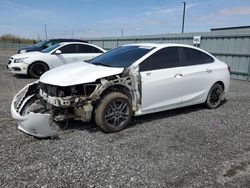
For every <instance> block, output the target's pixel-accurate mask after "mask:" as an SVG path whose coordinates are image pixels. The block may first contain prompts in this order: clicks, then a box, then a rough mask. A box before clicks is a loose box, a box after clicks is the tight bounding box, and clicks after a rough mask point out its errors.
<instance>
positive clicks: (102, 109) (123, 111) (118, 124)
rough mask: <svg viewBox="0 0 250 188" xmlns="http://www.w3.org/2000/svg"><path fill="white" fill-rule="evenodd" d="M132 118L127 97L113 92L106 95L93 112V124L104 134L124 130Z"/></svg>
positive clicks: (130, 106)
mask: <svg viewBox="0 0 250 188" xmlns="http://www.w3.org/2000/svg"><path fill="white" fill-rule="evenodd" d="M131 117H132V105H131V102H130V100H129V98H128V96H126V95H124V94H122V93H120V92H113V93H109V94H107V95H106V96H105V97H104V98H103V99H102V100H101V101H100V103H99V105H98V106H97V108H96V110H95V122H96V124H97V125H98V126H99V127H100V128H101V129H103V130H104V131H105V132H108V133H113V132H118V131H121V130H122V129H124V128H125V127H126V126H127V125H128V123H129V122H130V120H131Z"/></svg>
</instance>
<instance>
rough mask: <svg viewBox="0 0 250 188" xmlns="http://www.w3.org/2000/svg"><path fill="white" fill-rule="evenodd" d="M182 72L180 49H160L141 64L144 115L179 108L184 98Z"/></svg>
mask: <svg viewBox="0 0 250 188" xmlns="http://www.w3.org/2000/svg"><path fill="white" fill-rule="evenodd" d="M182 70H183V67H181V63H180V54H179V48H178V47H167V48H164V49H160V50H158V51H157V52H155V53H154V54H152V55H151V56H150V57H148V58H147V59H146V60H145V61H143V62H142V63H140V65H139V71H140V75H141V90H142V92H141V95H142V96H141V111H142V113H151V112H157V111H161V110H166V109H171V108H175V107H178V106H179V104H180V102H181V99H182V97H183V94H182V90H183V84H182Z"/></svg>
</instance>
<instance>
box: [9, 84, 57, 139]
mask: <svg viewBox="0 0 250 188" xmlns="http://www.w3.org/2000/svg"><path fill="white" fill-rule="evenodd" d="M37 86H38V82H34V83H31V84H28V85H27V86H25V87H24V88H23V89H22V90H21V91H19V92H18V93H17V94H16V95H15V97H14V99H13V101H12V103H11V115H12V117H13V118H14V119H16V120H17V124H18V129H20V130H21V131H23V132H25V133H27V134H29V135H32V136H35V137H40V138H46V137H54V136H55V135H56V131H55V130H56V126H57V125H56V123H55V122H53V120H52V117H51V114H48V113H45V111H44V109H42V108H41V105H40V106H39V104H38V103H37V104H36V101H38V99H37V97H36V96H37V93H38V90H37Z"/></svg>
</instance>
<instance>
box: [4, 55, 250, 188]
mask: <svg viewBox="0 0 250 188" xmlns="http://www.w3.org/2000/svg"><path fill="white" fill-rule="evenodd" d="M13 53H14V52H0V97H1V98H0V143H1V144H0V187H48V188H50V187H250V82H246V81H237V80H232V82H231V88H230V93H229V96H228V97H227V99H228V101H227V102H226V103H225V104H223V105H222V106H220V107H219V108H218V109H215V110H209V109H206V108H204V107H203V106H201V105H199V106H192V107H187V108H181V109H178V110H170V111H166V112H161V113H156V114H152V115H146V116H141V117H136V118H133V122H132V125H131V126H130V127H129V128H128V129H126V130H124V131H122V132H119V133H115V134H105V133H103V132H102V131H100V130H99V129H98V128H97V127H96V126H95V124H94V123H93V122H90V123H88V124H84V123H81V122H70V123H69V125H68V126H65V128H64V129H61V130H60V131H59V139H54V140H49V139H42V140H41V139H35V138H33V137H31V136H28V135H26V134H24V133H22V132H20V131H19V130H18V129H17V126H16V122H15V121H14V120H13V119H12V118H11V115H10V103H11V100H12V98H13V96H14V95H15V93H16V92H17V91H19V90H20V89H21V88H22V87H24V86H25V85H26V84H27V83H30V82H32V81H34V80H33V79H30V78H28V77H23V76H22V77H20V76H19V77H14V76H13V75H12V74H11V73H9V72H8V71H7V70H6V68H5V63H6V62H7V60H8V58H9V57H10V55H12V54H13Z"/></svg>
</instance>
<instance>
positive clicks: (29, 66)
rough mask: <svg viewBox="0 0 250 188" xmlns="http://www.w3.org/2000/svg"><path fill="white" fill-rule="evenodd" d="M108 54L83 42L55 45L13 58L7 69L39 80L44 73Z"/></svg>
mask: <svg viewBox="0 0 250 188" xmlns="http://www.w3.org/2000/svg"><path fill="white" fill-rule="evenodd" d="M104 52H106V51H105V50H104V49H102V48H100V47H98V46H95V45H92V44H88V43H82V42H65V43H59V44H55V45H53V46H51V47H49V48H46V49H44V50H42V51H41V52H28V53H23V54H17V55H14V56H12V57H11V58H10V59H9V62H8V63H7V68H8V69H10V70H11V72H12V73H14V74H26V75H29V76H31V77H34V78H39V77H40V76H41V75H42V74H43V73H44V72H46V71H48V70H50V69H52V68H55V67H58V66H61V65H64V64H68V63H73V62H78V61H87V60H90V59H92V58H94V57H96V56H99V55H100V54H102V53H104Z"/></svg>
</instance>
